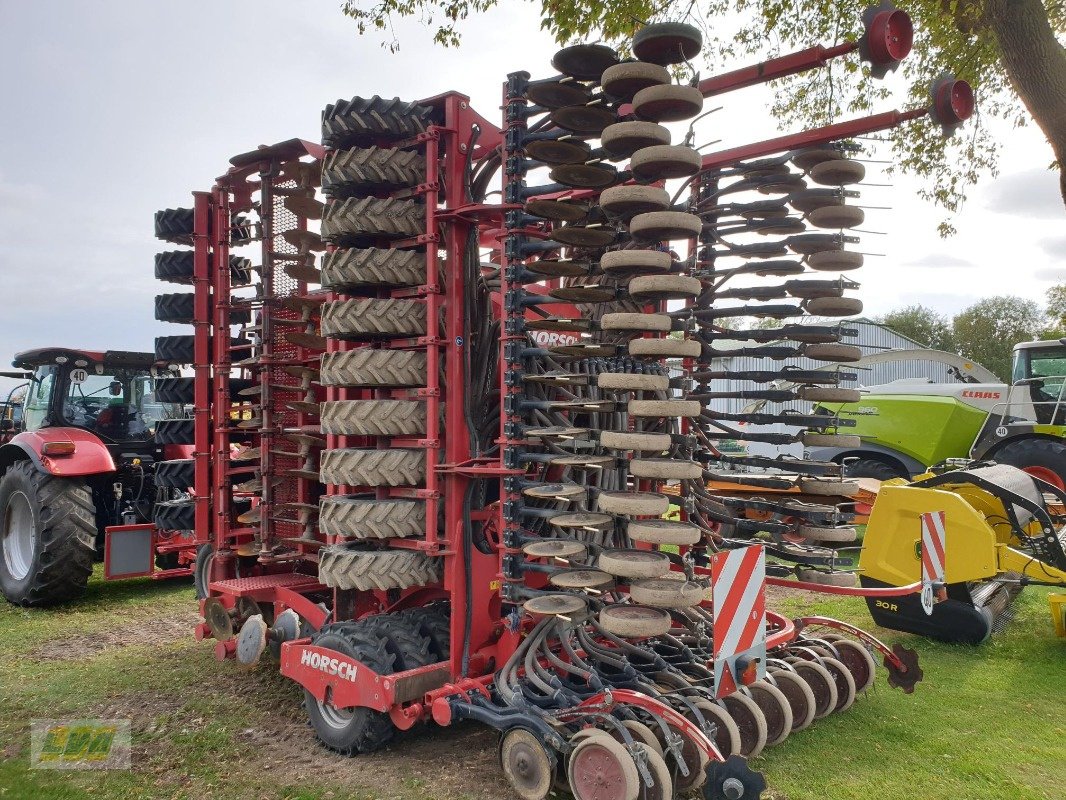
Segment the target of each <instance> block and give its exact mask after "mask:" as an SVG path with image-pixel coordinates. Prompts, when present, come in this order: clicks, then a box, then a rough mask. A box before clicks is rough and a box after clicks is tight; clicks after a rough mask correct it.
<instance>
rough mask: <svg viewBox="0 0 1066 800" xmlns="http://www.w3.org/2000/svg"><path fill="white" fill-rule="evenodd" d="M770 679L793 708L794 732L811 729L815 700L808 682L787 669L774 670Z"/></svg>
mask: <svg viewBox="0 0 1066 800" xmlns="http://www.w3.org/2000/svg"><path fill="white" fill-rule="evenodd" d="M770 677H772V678H773V680H774V685H776V686H777V688H778V690H779V691H780V692H781V694H783V695H784V696H785V698H786V699H787V700H788V704H789V706H791V707H792V730H793V731H802V730H804V729H805V728H807V727H809V726H810V724H811V723H812V722H814V711H815V700H814V692H812V691H811V687H810V686H809V685H808V683H807V681H805V680H803V678H801V677H800V676H799V675H798V674H796V673H795V672H791V671H790V670H787V669H779V670H774V671H773V672H771V673H770Z"/></svg>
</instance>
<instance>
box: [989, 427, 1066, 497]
mask: <svg viewBox="0 0 1066 800" xmlns="http://www.w3.org/2000/svg"><path fill="white" fill-rule="evenodd" d="M987 457H988V458H990V459H991V460H993V461H995V462H996V463H998V464H1009V465H1010V466H1012V467H1017V468H1018V469H1022V470H1024V469H1026V468H1028V467H1037V468H1039V469H1041V470H1047V471H1048V472H1053V473H1054V474H1055V475H1057V476H1058V478H1059V480H1060V481H1061V482H1062V486H1066V442H1055V441H1052V440H1051V439H1037V438H1032V439H1016V440H1015V441H1013V442H1007V443H1006V444H1005V445H1003V446H1002V447H1000V448H999V449H998V450H995V451H993V452H992V453H991V454H990V455H989V456H987ZM1035 477H1040V476H1039V475H1036V476H1035Z"/></svg>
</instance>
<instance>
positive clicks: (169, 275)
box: [155, 250, 252, 286]
mask: <svg viewBox="0 0 1066 800" xmlns="http://www.w3.org/2000/svg"><path fill="white" fill-rule="evenodd" d="M229 272H230V283H231V284H232V285H233V286H247V285H248V284H249V283H251V282H252V262H251V261H249V260H248V259H247V258H241V257H240V256H230V257H229ZM155 277H156V280H160V281H167V282H168V283H182V284H191V283H192V278H193V251H192V250H168V251H166V252H165V253H156V254H155Z"/></svg>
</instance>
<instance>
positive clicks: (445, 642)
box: [393, 603, 452, 663]
mask: <svg viewBox="0 0 1066 800" xmlns="http://www.w3.org/2000/svg"><path fill="white" fill-rule="evenodd" d="M393 616H397V617H401V618H403V619H406V620H407V621H408V622H410V623H411V624H412V625H416V626H417V627H418V631H419V633H421V634H422V635H423V636H425V637H426V638H427V639H429V650H430V652H431V653H432V654H433V656H434V658H435V660H436V662H437V663H439V662H442V661H447V660H448V659H449V657H450V656H451V652H452V622H451V614H450V608H449V606H448V605H447V604H446V603H434V604H432V605H428V606H422V607H420V608H407V609H404V610H403V611H397V612H396V613H395V614H394V615H393Z"/></svg>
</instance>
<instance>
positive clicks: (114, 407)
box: [13, 348, 180, 462]
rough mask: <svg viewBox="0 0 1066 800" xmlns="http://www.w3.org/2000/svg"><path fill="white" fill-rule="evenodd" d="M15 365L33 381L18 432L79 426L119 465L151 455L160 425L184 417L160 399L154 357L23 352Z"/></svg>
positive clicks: (60, 350)
mask: <svg viewBox="0 0 1066 800" xmlns="http://www.w3.org/2000/svg"><path fill="white" fill-rule="evenodd" d="M13 365H14V366H15V367H18V368H21V369H24V370H27V373H28V376H29V381H30V382H29V386H28V387H27V389H26V392H25V398H24V400H23V402H22V404H21V413H20V414H19V417H20V419H19V420H18V423H17V424H15V423H14V422H13V427H14V428H15V429H16V430H19V431H39V430H42V429H46V428H78V429H81V430H84V431H87V432H89V433H91V434H93V435H95V436H96V437H98V438H99V439H100V441H101V443H103V444H104V446H106V447H107V449H108V450H109V451H111V453H112V457H113V458H115V460H116V462H117V461H119V460H120V459H121V458H122V456H123V455H124V454H130V453H138V454H148V453H149V452H150V451H152V450H153V448H154V445H153V443H152V435H153V432H154V431H155V427H156V425H157V423H158V422H159V421H160V420H162V419H169V418H172V417H176V416H180V408H178V407H177V406H175V405H173V404H168V403H160V402H158V401H157V400H156V397H155V383H154V382H155V377H156V374H157V373H158V370H157V369H156V368H155V357H154V356H153V355H152V354H151V353H132V352H123V351H113V350H109V351H106V352H94V351H88V350H68V349H65V348H43V349H38V350H30V351H28V352H24V353H19V354H18V355H17V356H15V359H14V361H13ZM161 369H164V370H165V369H166V368H161ZM163 374H169V372H165V373H163Z"/></svg>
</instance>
